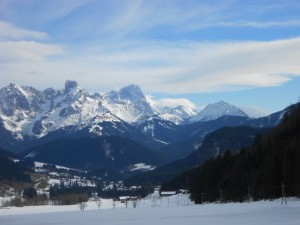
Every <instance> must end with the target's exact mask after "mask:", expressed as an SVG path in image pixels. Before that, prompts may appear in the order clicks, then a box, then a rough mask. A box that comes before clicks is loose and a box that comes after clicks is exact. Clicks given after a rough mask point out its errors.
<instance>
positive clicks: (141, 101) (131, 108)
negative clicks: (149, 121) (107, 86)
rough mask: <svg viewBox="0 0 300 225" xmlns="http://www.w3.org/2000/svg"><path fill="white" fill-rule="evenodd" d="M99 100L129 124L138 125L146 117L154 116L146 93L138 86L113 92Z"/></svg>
mask: <svg viewBox="0 0 300 225" xmlns="http://www.w3.org/2000/svg"><path fill="white" fill-rule="evenodd" d="M99 100H100V101H101V102H102V104H103V105H104V106H105V107H106V108H107V109H109V110H110V111H111V112H112V113H113V114H114V115H116V116H117V117H119V118H121V119H122V120H124V121H126V122H128V123H136V122H138V121H139V120H142V119H143V118H144V117H145V116H149V115H154V111H153V110H152V108H151V106H150V105H149V103H148V102H147V100H146V97H145V95H144V93H143V92H142V90H141V88H140V87H139V86H137V85H130V86H127V87H124V88H122V89H120V90H119V91H111V92H109V93H107V94H104V95H103V96H100V98H99Z"/></svg>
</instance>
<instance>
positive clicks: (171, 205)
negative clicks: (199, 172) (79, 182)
mask: <svg viewBox="0 0 300 225" xmlns="http://www.w3.org/2000/svg"><path fill="white" fill-rule="evenodd" d="M186 200H187V199H185V198H184V197H183V196H179V197H178V196H173V197H172V198H169V199H167V198H165V199H164V200H163V201H162V202H161V201H155V202H154V201H153V200H151V199H148V200H144V201H142V202H140V203H139V205H138V206H137V208H133V207H132V205H130V204H128V208H125V205H124V204H121V203H119V204H118V205H117V206H116V209H113V208H112V201H109V200H103V205H102V206H101V207H102V209H100V210H99V209H98V208H97V205H96V203H95V202H89V204H88V207H87V208H86V211H84V212H81V211H79V208H78V206H75V205H74V206H36V207H23V208H2V209H0V224H1V225H24V224H30V225H42V224H45V225H50V224H51V225H85V224H86V225H100V224H101V225H104V224H105V225H106V224H107V225H160V224H162V225H168V224H170V225H171V224H172V225H179V224H180V225H185V224H188V225H194V224H195V225H196V224H197V225H199V224H203V225H216V224H217V225H222V224H224V225H233V224H237V225H248V224H249V225H269V224H270V225H277V224H278V225H279V224H280V225H288V224H291V225H292V224H293V225H299V224H300V200H299V199H289V201H288V204H287V205H281V204H280V200H275V201H260V202H251V203H228V204H205V205H193V204H191V203H190V202H188V201H186ZM154 205H156V206H154Z"/></svg>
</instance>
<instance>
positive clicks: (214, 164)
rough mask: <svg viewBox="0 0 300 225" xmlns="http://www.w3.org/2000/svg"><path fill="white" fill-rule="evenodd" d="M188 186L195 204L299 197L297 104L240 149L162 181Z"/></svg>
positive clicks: (169, 187) (299, 120)
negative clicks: (279, 120) (271, 128)
mask: <svg viewBox="0 0 300 225" xmlns="http://www.w3.org/2000/svg"><path fill="white" fill-rule="evenodd" d="M176 188H187V189H188V190H189V191H190V193H191V197H192V199H193V200H194V201H195V202H196V203H202V202H212V201H221V202H226V201H245V200H252V199H253V200H259V199H274V198H279V197H281V196H300V105H299V104H298V105H295V106H294V107H293V109H292V111H291V112H289V113H286V114H285V116H284V118H283V120H282V122H281V123H280V124H279V125H278V126H277V127H276V128H275V129H274V130H273V131H272V132H270V133H268V134H267V135H265V136H263V137H261V138H258V139H257V140H256V141H255V143H254V144H253V145H252V146H250V147H248V148H244V149H241V151H240V152H234V153H233V152H226V153H224V154H223V155H222V156H219V157H217V158H215V159H211V160H209V161H207V162H206V163H205V164H204V165H202V166H200V167H197V168H195V169H192V170H189V171H187V172H185V173H183V174H181V175H179V176H177V177H175V178H174V179H172V180H170V181H169V182H166V183H165V184H163V186H162V189H163V190H173V189H176Z"/></svg>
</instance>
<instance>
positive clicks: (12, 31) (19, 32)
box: [0, 21, 48, 40]
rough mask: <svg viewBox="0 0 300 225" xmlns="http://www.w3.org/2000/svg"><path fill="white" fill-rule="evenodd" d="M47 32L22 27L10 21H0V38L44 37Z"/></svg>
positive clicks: (46, 35)
mask: <svg viewBox="0 0 300 225" xmlns="http://www.w3.org/2000/svg"><path fill="white" fill-rule="evenodd" d="M47 37H48V34H47V33H44V32H40V31H34V30H27V29H22V28H19V27H16V26H14V25H13V24H11V23H8V22H4V21H0V40H1V39H2V40H24V39H45V38H47Z"/></svg>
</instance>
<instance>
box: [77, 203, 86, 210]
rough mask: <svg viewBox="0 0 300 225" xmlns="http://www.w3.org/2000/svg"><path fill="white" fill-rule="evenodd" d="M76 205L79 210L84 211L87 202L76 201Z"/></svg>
mask: <svg viewBox="0 0 300 225" xmlns="http://www.w3.org/2000/svg"><path fill="white" fill-rule="evenodd" d="M78 207H79V209H80V210H81V211H84V210H85V208H86V207H87V203H86V202H78Z"/></svg>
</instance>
